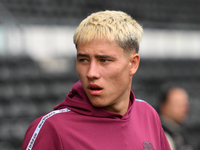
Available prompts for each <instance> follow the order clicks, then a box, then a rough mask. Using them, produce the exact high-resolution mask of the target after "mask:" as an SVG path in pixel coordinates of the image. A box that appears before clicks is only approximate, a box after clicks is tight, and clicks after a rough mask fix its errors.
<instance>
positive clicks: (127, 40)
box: [74, 10, 143, 53]
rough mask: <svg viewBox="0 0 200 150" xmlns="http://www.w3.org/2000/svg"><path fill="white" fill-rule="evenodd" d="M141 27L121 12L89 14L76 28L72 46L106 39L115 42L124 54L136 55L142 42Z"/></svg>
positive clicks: (107, 11)
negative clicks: (134, 53) (131, 52)
mask: <svg viewBox="0 0 200 150" xmlns="http://www.w3.org/2000/svg"><path fill="white" fill-rule="evenodd" d="M142 33H143V29H142V27H141V26H140V25H139V24H138V23H137V21H136V20H134V19H132V17H131V16H130V15H128V14H126V13H124V12H122V11H109V10H106V11H100V12H96V13H93V14H91V15H90V16H88V17H87V18H86V19H84V20H83V21H82V22H81V23H80V25H79V26H78V27H77V29H76V31H75V34H74V44H75V45H76V47H77V45H78V44H79V43H80V44H85V43H87V42H90V41H92V40H93V39H102V38H106V39H107V40H108V41H110V42H113V41H116V42H117V43H118V45H119V46H120V47H121V48H123V49H124V51H125V52H128V51H134V50H135V52H136V53H138V51H139V43H140V42H141V40H142Z"/></svg>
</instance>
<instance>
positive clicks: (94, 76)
mask: <svg viewBox="0 0 200 150" xmlns="http://www.w3.org/2000/svg"><path fill="white" fill-rule="evenodd" d="M138 65H139V55H138V54H135V53H131V54H125V53H124V50H123V49H122V48H120V47H119V46H118V45H117V43H115V42H108V41H107V40H106V39H101V40H93V41H91V42H89V43H86V44H78V46H77V62H76V69H77V73H78V76H79V79H80V81H81V83H82V85H83V88H84V90H85V92H86V94H87V96H88V98H89V100H90V102H91V103H92V105H93V106H95V107H104V108H105V109H107V110H109V111H111V112H116V113H120V114H121V113H122V112H125V111H126V109H127V108H128V104H129V96H130V89H131V83H132V75H133V74H134V73H135V72H136V70H137V68H138ZM122 114H123V113H122Z"/></svg>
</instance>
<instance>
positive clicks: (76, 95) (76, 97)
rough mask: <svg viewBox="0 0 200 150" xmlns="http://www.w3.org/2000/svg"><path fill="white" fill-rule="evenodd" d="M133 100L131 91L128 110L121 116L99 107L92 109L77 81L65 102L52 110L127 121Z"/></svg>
mask: <svg viewBox="0 0 200 150" xmlns="http://www.w3.org/2000/svg"><path fill="white" fill-rule="evenodd" d="M134 100H135V96H134V94H133V92H132V91H131V94H130V103H129V109H128V111H127V112H126V114H125V115H123V116H122V115H120V114H117V113H113V112H109V111H107V110H105V109H104V108H101V107H94V106H93V105H92V104H91V103H90V101H89V99H88V97H87V95H86V94H85V92H84V89H83V87H82V84H81V82H80V81H78V82H76V83H75V84H74V85H73V87H72V90H71V91H70V92H69V94H68V95H67V96H66V98H65V100H64V101H62V102H61V103H60V104H58V105H57V106H55V107H54V110H58V109H63V108H69V109H70V110H71V111H74V112H76V113H79V114H82V115H86V116H93V117H100V118H120V119H127V118H129V116H130V111H131V109H132V105H133V102H134Z"/></svg>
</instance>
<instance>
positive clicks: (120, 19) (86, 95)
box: [22, 11, 170, 150]
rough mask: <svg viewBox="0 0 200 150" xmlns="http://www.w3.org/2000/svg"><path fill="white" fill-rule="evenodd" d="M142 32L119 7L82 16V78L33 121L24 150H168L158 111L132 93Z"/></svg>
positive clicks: (77, 35) (77, 37)
mask: <svg viewBox="0 0 200 150" xmlns="http://www.w3.org/2000/svg"><path fill="white" fill-rule="evenodd" d="M142 32H143V30H142V27H141V26H140V25H139V24H138V23H137V22H136V21H135V20H133V19H132V18H131V17H130V16H129V15H127V14H126V13H124V12H121V11H102V12H97V13H94V14H91V15H90V16H88V17H87V18H86V19H85V20H83V21H82V22H81V24H80V25H79V26H78V28H77V29H76V32H75V34H74V43H75V45H76V48H77V62H76V69H77V73H78V76H79V78H80V81H79V82H77V83H75V84H74V86H73V87H72V90H71V91H70V93H69V94H68V95H67V97H66V99H65V100H64V101H63V102H62V103H61V104H59V105H57V106H56V107H55V108H54V109H55V110H54V111H52V112H50V113H48V114H47V115H44V116H41V117H39V118H38V119H36V120H35V121H34V122H33V123H32V124H31V126H30V127H29V129H28V130H27V133H26V135H25V138H24V142H23V146H22V150H25V149H27V150H78V149H81V150H133V149H134V150H169V149H170V148H169V144H168V142H167V139H166V137H165V134H164V131H163V129H162V126H161V122H160V120H159V116H158V114H157V113H156V111H155V110H154V109H153V108H152V107H151V106H150V105H149V104H147V103H146V102H144V101H141V100H136V99H135V96H134V94H133V92H132V91H131V83H132V76H133V75H134V74H135V72H136V71H137V69H138V66H139V61H140V57H139V55H138V51H139V43H140V41H141V38H142Z"/></svg>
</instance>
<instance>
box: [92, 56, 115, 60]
mask: <svg viewBox="0 0 200 150" xmlns="http://www.w3.org/2000/svg"><path fill="white" fill-rule="evenodd" d="M95 57H96V58H104V59H106V58H110V59H114V58H113V57H112V56H109V55H95Z"/></svg>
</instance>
